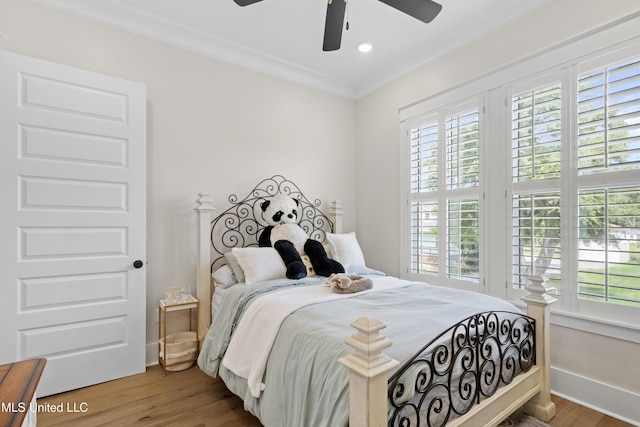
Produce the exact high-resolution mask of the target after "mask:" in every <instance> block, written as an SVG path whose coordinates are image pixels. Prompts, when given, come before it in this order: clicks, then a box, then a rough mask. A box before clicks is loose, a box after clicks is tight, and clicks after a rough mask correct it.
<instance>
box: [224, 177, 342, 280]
mask: <svg viewBox="0 0 640 427" xmlns="http://www.w3.org/2000/svg"><path fill="white" fill-rule="evenodd" d="M278 193H282V194H284V195H287V196H290V197H293V198H294V199H297V200H298V201H299V203H300V207H301V208H300V209H301V212H300V218H301V219H300V223H299V224H300V226H301V227H302V229H303V230H304V231H305V232H306V233H307V235H308V236H309V237H310V238H312V239H315V240H319V241H321V242H322V241H324V239H325V236H326V234H327V233H330V232H333V231H334V222H333V221H332V220H331V219H329V217H328V216H327V215H325V214H324V213H323V212H322V211H321V210H320V205H321V202H320V200H319V199H315V200H314V201H313V202H311V201H309V199H307V197H306V196H305V195H304V194H303V193H302V191H300V189H299V188H298V186H297V185H296V184H294V183H293V182H292V181H289V180H288V179H286V178H285V177H283V176H281V175H274V176H272V177H271V178H267V179H264V180H262V181H261V182H260V183H258V185H256V186H255V188H254V189H253V190H251V191H250V192H249V194H247V196H246V197H244V198H243V199H241V200H240V199H239V197H238V196H237V195H235V194H231V195H230V196H229V203H231V207H230V208H228V209H227V210H225V211H224V212H222V213H221V214H220V215H218V216H217V217H215V218H214V219H213V220H212V221H211V245H212V247H213V253H212V255H211V259H212V264H211V271H214V270H216V269H218V268H219V267H221V266H222V265H224V264H226V258H225V257H224V254H225V253H226V252H228V251H230V250H231V249H232V248H236V247H247V246H257V245H258V238H259V237H260V233H261V232H262V230H263V229H264V228H265V227H266V226H267V225H268V224H267V222H266V221H265V219H264V217H263V212H262V209H261V208H260V204H261V203H262V201H264V200H265V199H267V198H269V197H272V196H274V195H276V194H278Z"/></svg>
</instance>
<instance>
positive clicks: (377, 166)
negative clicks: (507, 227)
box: [356, 0, 640, 421]
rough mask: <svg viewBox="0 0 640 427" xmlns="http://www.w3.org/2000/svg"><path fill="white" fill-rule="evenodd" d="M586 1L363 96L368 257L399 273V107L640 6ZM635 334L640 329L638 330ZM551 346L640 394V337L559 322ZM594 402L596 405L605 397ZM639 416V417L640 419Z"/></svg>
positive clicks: (361, 150) (585, 370) (570, 366)
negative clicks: (610, 334) (623, 336)
mask: <svg viewBox="0 0 640 427" xmlns="http://www.w3.org/2000/svg"><path fill="white" fill-rule="evenodd" d="M584 4H585V3H584V1H583V0H557V1H556V2H554V3H553V4H551V5H550V6H548V7H546V8H544V9H542V10H539V11H538V12H536V13H534V14H532V15H530V16H528V17H527V18H525V19H523V20H521V21H518V22H517V23H514V24H512V25H509V26H507V27H505V28H503V29H501V30H499V31H497V32H495V33H492V34H491V35H489V36H488V37H485V38H483V39H481V40H478V41H477V42H475V43H473V44H472V45H469V46H467V47H465V48H463V49H460V50H459V51H457V52H455V53H453V54H451V55H448V56H446V57H443V58H441V59H440V60H438V61H435V62H434V63H431V64H429V65H428V66H425V67H423V68H421V69H419V70H416V71H415V72H412V73H410V74H409V75H407V76H405V77H403V78H400V79H398V80H396V81H394V82H393V83H391V84H389V85H388V86H386V87H384V88H382V89H380V90H378V91H376V92H375V93H373V94H371V95H369V96H367V97H365V98H363V99H360V100H359V101H358V102H357V120H358V125H357V133H358V143H357V154H358V161H359V167H358V175H357V181H358V193H357V198H358V202H357V210H358V222H357V228H356V231H357V233H358V240H359V241H360V243H361V244H362V246H363V248H364V252H365V257H366V259H367V263H368V264H370V265H371V266H372V267H374V268H378V269H381V270H384V271H386V272H387V273H389V274H393V275H399V274H400V258H399V253H398V248H399V247H400V237H399V230H400V210H399V209H398V206H400V203H401V200H400V169H399V166H400V123H399V120H400V116H399V112H398V109H399V108H400V107H402V106H405V105H408V104H411V103H413V102H415V101H418V100H420V99H423V98H427V97H430V96H433V95H436V94H438V93H440V92H443V91H446V90H447V89H449V88H455V87H458V86H460V85H462V84H464V83H466V82H470V81H473V80H474V79H475V78H477V77H478V76H482V75H483V74H486V73H489V72H491V71H493V70H497V69H500V68H502V67H504V66H506V65H508V64H510V63H513V62H514V61H517V60H518V59H520V58H521V57H522V56H523V54H524V53H534V52H539V51H543V50H545V49H547V48H550V47H552V46H554V45H557V44H559V43H561V42H564V41H566V40H569V39H572V38H574V37H577V36H579V35H582V34H587V33H589V32H590V31H592V30H593V29H596V28H598V27H601V26H604V25H607V24H608V23H609V22H611V21H615V20H616V19H620V18H622V17H625V16H628V15H630V14H632V13H637V12H638V11H639V10H640V2H637V1H633V0H612V1H607V2H589V7H588V8H585V7H584ZM576 10H582V12H578V13H576V12H575V11H576ZM534 34H535V36H533V35H534ZM636 35H640V33H636ZM381 171H384V173H380V172H381ZM374 230H375V232H373V231H374ZM632 334H635V335H636V336H637V335H638V331H637V329H636V330H635V331H634V332H632ZM551 349H552V350H551V351H552V365H553V366H554V368H558V369H562V370H564V371H567V372H570V373H572V374H575V375H576V376H577V377H585V378H587V379H589V380H593V381H595V382H601V383H604V384H608V385H611V386H613V387H615V388H619V389H622V390H626V391H630V392H632V393H635V394H636V396H638V395H640V382H638V381H637V378H638V370H637V367H632V366H631V364H632V363H633V364H636V365H637V361H638V360H640V344H637V341H636V342H630V341H625V340H622V339H616V338H610V337H607V336H603V335H601V334H594V333H590V332H584V331H579V330H576V329H572V328H565V327H560V326H553V327H552V347H551ZM587 403H589V404H592V405H594V406H597V403H598V402H587ZM633 411H635V413H636V414H638V413H639V412H638V410H637V409H633ZM638 418H639V419H638V420H636V421H640V416H638Z"/></svg>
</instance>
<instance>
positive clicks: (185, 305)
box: [158, 297, 200, 375]
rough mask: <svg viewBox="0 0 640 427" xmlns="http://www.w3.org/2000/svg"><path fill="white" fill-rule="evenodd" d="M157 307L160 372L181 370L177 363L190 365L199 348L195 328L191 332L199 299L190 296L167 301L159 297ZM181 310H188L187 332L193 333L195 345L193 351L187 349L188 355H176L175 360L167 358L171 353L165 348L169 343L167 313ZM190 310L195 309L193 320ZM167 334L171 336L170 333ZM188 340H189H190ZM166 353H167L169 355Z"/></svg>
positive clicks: (198, 307) (196, 316)
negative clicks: (182, 299) (179, 299)
mask: <svg viewBox="0 0 640 427" xmlns="http://www.w3.org/2000/svg"><path fill="white" fill-rule="evenodd" d="M158 308H159V310H158V311H159V316H160V318H159V319H158V362H159V363H160V365H161V366H162V373H163V374H164V375H167V370H169V371H171V370H182V369H178V368H179V366H178V365H183V364H189V366H190V365H191V364H193V362H194V361H195V360H196V359H197V358H198V351H199V350H200V348H199V347H200V342H199V341H198V332H197V330H196V331H195V332H193V325H194V323H195V324H196V325H197V324H198V311H199V309H200V301H198V300H197V299H196V298H194V297H190V299H189V300H188V301H185V302H176V303H171V302H167V301H166V300H164V299H161V300H160V304H159V307H158ZM181 310H189V332H190V333H195V346H196V347H195V352H193V353H192V352H191V350H189V354H188V357H186V356H185V357H180V358H178V357H176V360H175V361H171V360H169V359H171V357H170V356H171V354H170V352H168V351H167V348H168V347H169V346H170V345H171V344H170V343H167V313H170V312H176V311H181ZM192 310H195V319H196V321H195V322H194V321H193V312H192ZM180 333H181V332H176V334H180ZM172 335H173V334H172ZM169 336H170V337H171V335H169ZM189 341H190V342H191V340H189ZM167 355H169V357H168V356H167ZM171 367H174V368H176V369H171ZM167 368H168V369H167Z"/></svg>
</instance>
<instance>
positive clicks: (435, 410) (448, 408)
mask: <svg viewBox="0 0 640 427" xmlns="http://www.w3.org/2000/svg"><path fill="white" fill-rule="evenodd" d="M534 364H535V321H534V319H532V318H530V317H528V316H525V315H523V314H519V313H509V312H502V311H491V312H485V313H480V314H476V315H473V316H471V317H468V318H466V319H464V320H463V321H461V322H459V323H457V324H456V325H454V326H452V327H451V328H449V329H447V330H446V331H445V332H443V333H442V334H440V335H439V336H438V337H436V338H435V339H433V340H432V341H431V342H429V343H428V344H427V345H425V346H424V347H423V348H422V349H420V351H418V352H417V353H416V354H415V355H414V356H413V357H412V358H411V359H410V360H409V361H408V362H406V363H405V364H404V365H403V366H402V367H400V368H399V369H398V370H397V371H396V372H395V373H394V375H393V376H392V377H391V378H389V386H388V397H389V404H390V406H389V423H388V425H389V426H390V427H391V426H402V427H414V426H415V427H419V426H428V427H435V426H444V425H445V424H446V423H447V422H448V421H449V420H450V419H451V418H453V417H455V416H458V415H463V414H466V413H467V412H469V411H470V410H471V408H472V407H473V406H474V405H476V404H477V403H480V401H481V400H483V399H484V398H486V397H490V396H492V395H493V394H494V393H495V392H496V390H497V389H498V388H499V387H500V386H501V385H504V384H509V383H511V381H512V380H513V379H514V378H515V376H516V375H518V374H519V373H522V372H526V371H528V370H529V369H530V368H531V367H532V366H533V365H534Z"/></svg>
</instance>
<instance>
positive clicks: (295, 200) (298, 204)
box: [292, 197, 300, 206]
mask: <svg viewBox="0 0 640 427" xmlns="http://www.w3.org/2000/svg"><path fill="white" fill-rule="evenodd" d="M292 199H293V201H294V202H296V206H300V200H298V199H294V198H293V197H292Z"/></svg>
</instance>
